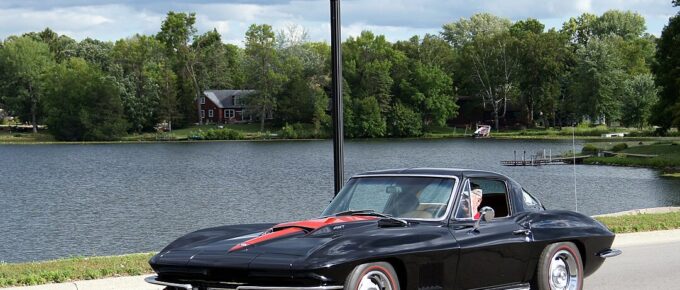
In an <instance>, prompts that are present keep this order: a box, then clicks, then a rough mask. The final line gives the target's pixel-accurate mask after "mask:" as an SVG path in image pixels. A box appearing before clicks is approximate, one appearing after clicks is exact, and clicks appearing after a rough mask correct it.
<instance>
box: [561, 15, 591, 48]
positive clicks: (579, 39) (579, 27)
mask: <svg viewBox="0 0 680 290" xmlns="http://www.w3.org/2000/svg"><path fill="white" fill-rule="evenodd" d="M596 21H597V16H596V15H594V14H590V13H583V14H581V15H580V16H579V17H576V18H574V17H572V18H569V20H568V21H567V22H565V23H564V24H562V29H561V30H560V32H561V33H563V34H565V35H567V36H568V37H569V39H570V40H571V42H572V43H573V44H576V45H586V44H587V43H588V41H589V40H590V39H591V38H592V37H593V36H594V34H595V32H594V25H595V24H594V23H595V22H596Z"/></svg>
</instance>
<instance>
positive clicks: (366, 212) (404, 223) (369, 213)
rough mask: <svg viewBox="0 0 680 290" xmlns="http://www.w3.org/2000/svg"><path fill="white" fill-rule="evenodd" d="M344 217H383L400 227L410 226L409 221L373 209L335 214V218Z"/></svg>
mask: <svg viewBox="0 0 680 290" xmlns="http://www.w3.org/2000/svg"><path fill="white" fill-rule="evenodd" d="M343 215H367V216H377V217H381V218H383V219H386V220H390V221H392V222H397V223H398V224H399V225H402V226H408V221H406V220H403V219H400V218H397V217H393V216H391V215H389V214H386V213H381V212H376V211H375V210H372V209H360V210H347V211H341V212H339V213H336V214H334V215H333V216H343ZM390 225H392V223H390Z"/></svg>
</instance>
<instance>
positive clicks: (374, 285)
mask: <svg viewBox="0 0 680 290" xmlns="http://www.w3.org/2000/svg"><path fill="white" fill-rule="evenodd" d="M357 289H358V290H392V284H390V280H389V278H387V275H385V273H383V272H381V271H370V272H368V273H366V274H365V275H364V276H363V277H361V281H359V287H358V288H357Z"/></svg>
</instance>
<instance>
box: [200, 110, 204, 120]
mask: <svg viewBox="0 0 680 290" xmlns="http://www.w3.org/2000/svg"><path fill="white" fill-rule="evenodd" d="M201 118H205V110H201Z"/></svg>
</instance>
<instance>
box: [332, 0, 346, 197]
mask: <svg viewBox="0 0 680 290" xmlns="http://www.w3.org/2000/svg"><path fill="white" fill-rule="evenodd" d="M330 1H331V59H332V61H331V62H332V68H331V70H332V75H331V78H332V83H333V88H332V98H333V165H334V166H333V168H334V172H335V192H334V193H335V194H336V195H337V194H338V192H340V190H341V189H342V184H343V182H344V170H345V169H344V167H345V166H344V163H345V160H344V155H343V147H344V143H345V141H344V133H343V121H342V118H343V117H342V46H341V44H342V43H341V37H340V35H341V27H340V0H330Z"/></svg>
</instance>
